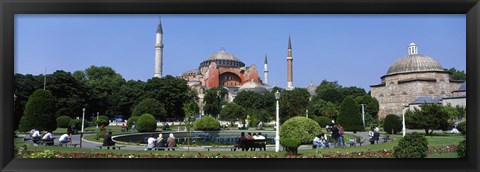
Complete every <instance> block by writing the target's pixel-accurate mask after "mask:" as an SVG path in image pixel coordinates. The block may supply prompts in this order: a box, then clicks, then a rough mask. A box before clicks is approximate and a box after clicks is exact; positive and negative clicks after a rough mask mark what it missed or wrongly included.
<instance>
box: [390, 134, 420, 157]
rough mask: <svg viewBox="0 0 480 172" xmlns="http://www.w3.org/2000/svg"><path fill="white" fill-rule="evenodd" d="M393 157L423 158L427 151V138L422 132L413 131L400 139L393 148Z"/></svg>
mask: <svg viewBox="0 0 480 172" xmlns="http://www.w3.org/2000/svg"><path fill="white" fill-rule="evenodd" d="M393 150H394V153H393V156H394V157H395V158H425V157H427V151H428V140H427V138H425V136H424V135H423V134H420V133H417V132H414V133H411V134H407V135H405V137H404V138H402V139H400V141H399V142H398V146H396V147H394V148H393Z"/></svg>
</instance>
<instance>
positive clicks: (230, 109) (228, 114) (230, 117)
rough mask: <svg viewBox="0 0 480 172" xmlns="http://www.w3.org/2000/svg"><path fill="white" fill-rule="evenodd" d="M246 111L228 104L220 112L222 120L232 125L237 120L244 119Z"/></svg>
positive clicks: (235, 105)
mask: <svg viewBox="0 0 480 172" xmlns="http://www.w3.org/2000/svg"><path fill="white" fill-rule="evenodd" d="M245 113H246V112H245V109H244V108H243V107H241V106H239V105H237V104H236V103H233V102H232V103H228V104H227V105H226V106H225V107H224V108H223V109H222V110H221V111H220V119H221V120H225V121H229V122H230V124H231V125H233V123H234V122H235V121H237V120H240V119H244V118H245V116H246V114H245Z"/></svg>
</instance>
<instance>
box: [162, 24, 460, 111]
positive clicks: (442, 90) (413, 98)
mask: <svg viewBox="0 0 480 172" xmlns="http://www.w3.org/2000/svg"><path fill="white" fill-rule="evenodd" d="M162 38H163V30H162V24H161V22H160V23H159V24H158V26H157V32H156V43H155V73H154V77H162V65H163V64H162V58H163V40H162ZM286 60H287V87H286V88H285V89H286V90H292V89H293V88H294V86H293V57H292V45H291V39H290V37H289V38H288V48H287V58H286ZM450 75H451V74H450V73H449V72H448V71H444V69H443V67H442V66H441V65H440V63H438V62H437V61H435V60H434V59H433V58H431V57H429V56H426V55H422V54H419V53H418V47H417V45H416V44H415V43H411V44H410V45H409V46H408V55H406V56H404V57H402V58H400V59H399V60H398V61H396V62H395V63H394V64H393V65H391V66H390V68H389V69H388V71H387V73H386V74H385V75H384V76H382V77H381V82H380V83H379V84H374V85H371V86H370V89H371V90H370V91H371V96H372V97H374V98H375V99H377V100H378V102H379V112H378V117H379V119H383V118H385V117H386V116H387V115H389V114H396V115H401V114H402V113H404V112H405V110H406V109H413V107H418V105H419V104H423V103H436V104H440V105H452V106H456V105H459V106H463V107H466V81H459V80H453V79H451V76H450ZM177 77H178V78H183V79H185V80H187V81H188V85H189V86H190V87H191V88H194V89H195V90H196V91H197V93H198V97H199V106H200V113H201V114H203V105H204V102H203V97H204V95H205V91H206V90H208V89H210V88H215V87H223V88H226V89H228V91H229V94H228V100H229V101H233V99H234V98H235V96H236V95H237V93H238V92H241V91H243V90H250V91H255V92H259V93H264V92H267V91H269V90H271V87H270V86H269V83H268V60H267V55H265V61H264V66H263V80H262V79H260V77H259V72H258V68H257V66H256V65H255V64H252V65H250V66H246V65H245V63H244V62H242V61H241V60H240V59H239V58H238V57H236V56H235V55H233V54H232V53H230V52H228V51H226V50H225V49H223V48H222V49H220V51H218V52H217V53H214V54H212V55H210V56H208V57H207V58H206V59H205V60H204V61H202V62H200V64H199V66H198V68H197V69H192V70H189V71H186V72H184V73H182V74H181V75H180V76H177ZM306 89H307V90H308V92H309V93H310V94H311V95H312V96H313V95H314V94H315V89H316V86H315V85H314V84H313V83H311V84H310V85H309V86H307V87H306Z"/></svg>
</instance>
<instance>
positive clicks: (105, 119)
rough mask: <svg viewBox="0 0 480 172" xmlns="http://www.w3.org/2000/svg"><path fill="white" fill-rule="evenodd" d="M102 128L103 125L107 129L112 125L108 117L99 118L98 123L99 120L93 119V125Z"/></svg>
mask: <svg viewBox="0 0 480 172" xmlns="http://www.w3.org/2000/svg"><path fill="white" fill-rule="evenodd" d="M97 124H98V126H99V127H100V126H102V124H103V125H104V126H105V127H106V126H108V125H109V124H110V119H108V117H107V116H99V117H98V121H97V118H96V117H95V118H93V125H97Z"/></svg>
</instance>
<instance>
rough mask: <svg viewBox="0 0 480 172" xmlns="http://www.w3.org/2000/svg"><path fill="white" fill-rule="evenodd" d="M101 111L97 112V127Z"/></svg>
mask: <svg viewBox="0 0 480 172" xmlns="http://www.w3.org/2000/svg"><path fill="white" fill-rule="evenodd" d="M99 113H100V112H97V128H98V115H99Z"/></svg>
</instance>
